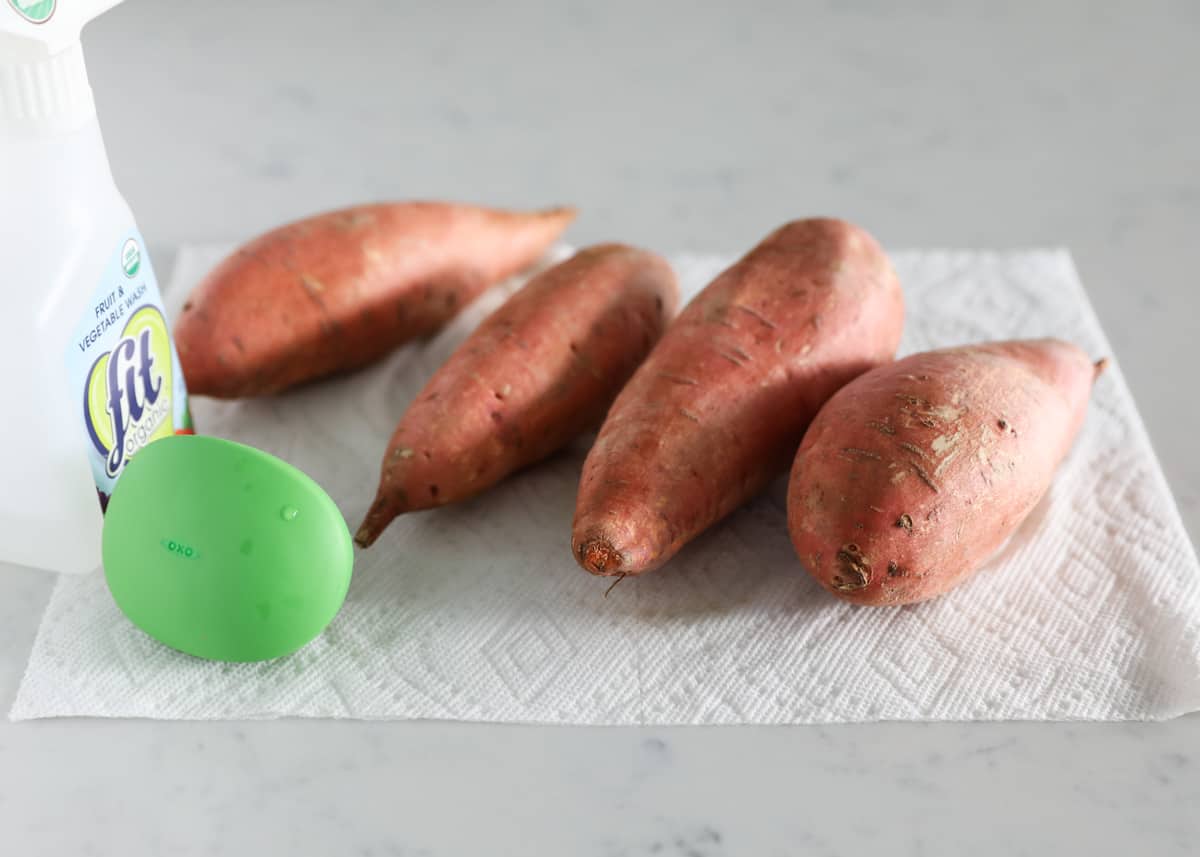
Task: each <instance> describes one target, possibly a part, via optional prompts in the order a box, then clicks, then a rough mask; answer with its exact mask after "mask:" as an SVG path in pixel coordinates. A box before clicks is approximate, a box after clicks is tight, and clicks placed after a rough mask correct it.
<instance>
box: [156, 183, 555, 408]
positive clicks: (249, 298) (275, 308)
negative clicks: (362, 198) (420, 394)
mask: <svg viewBox="0 0 1200 857" xmlns="http://www.w3.org/2000/svg"><path fill="white" fill-rule="evenodd" d="M574 217H575V212H574V211H573V210H572V209H569V208H555V209H549V210H547V211H540V212H529V213H525V212H510V211H499V210H495V209H487V208H479V207H476V206H469V205H455V204H451V203H440V202H407V203H385V204H379V205H363V206H358V207H356V208H348V209H345V210H342V211H333V212H329V213H327V214H321V215H317V216H315V217H310V218H308V219H307V220H301V221H298V222H296V223H291V224H288V225H287V226H282V227H280V228H278V229H275V230H273V231H271V232H268V233H267V234H265V235H262V236H260V237H258V238H256V239H254V240H253V241H251V242H250V243H249V244H246V245H245V246H244V247H242V248H241V249H239V250H237V251H236V252H235V253H234V254H233V255H231V256H230V257H229V258H227V259H226V260H225V261H224V262H222V263H221V264H220V265H218V266H217V267H216V268H215V269H214V270H213V271H212V272H211V273H210V274H209V275H208V276H207V277H206V278H205V279H204V281H203V282H201V283H200V285H199V286H197V287H196V290H195V291H194V292H193V293H192V295H191V297H190V298H189V299H188V301H187V303H185V304H184V306H183V312H182V313H181V314H180V317H179V319H178V320H177V321H176V323H175V345H176V347H177V348H178V350H179V359H180V361H181V362H182V363H183V372H184V375H185V376H186V377H187V384H188V391H189V392H190V393H193V394H197V395H203V396H216V397H218V398H237V397H242V396H257V395H263V394H267V393H275V392H278V391H280V390H284V389H286V388H288V387H291V386H293V385H295V384H300V383H303V382H305V381H311V380H314V379H316V378H321V377H323V376H326V375H331V374H334V373H336V372H342V371H346V370H349V369H356V368H358V367H361V366H365V365H366V364H368V363H372V362H374V361H375V360H378V359H379V358H381V357H383V356H384V355H385V354H387V353H388V352H389V351H391V350H392V349H394V348H396V347H397V346H398V345H400V344H402V343H404V342H407V341H409V340H412V339H417V338H420V337H424V336H428V335H430V334H432V333H434V332H435V331H437V330H438V329H439V328H440V327H442V325H444V324H445V323H446V322H447V321H449V320H450V319H451V318H452V317H453V316H454V315H455V314H456V313H457V312H458V311H459V310H461V309H462V308H463V307H464V306H466V305H467V304H468V303H470V302H471V301H472V300H473V299H474V298H475V297H476V296H478V295H479V293H480V292H482V291H483V290H484V289H485V288H487V287H488V286H489V285H491V284H492V283H495V282H496V281H498V280H501V279H503V278H504V277H507V276H509V275H510V274H513V273H515V272H516V271H519V270H521V269H522V268H525V267H527V266H528V265H530V264H531V263H533V262H534V261H536V260H537V259H538V257H539V256H541V255H542V253H543V252H544V251H545V250H546V248H547V247H549V246H550V245H551V244H552V243H553V242H554V240H555V239H556V238H557V237H558V236H559V235H560V234H561V233H562V231H563V230H564V229H565V228H566V227H567V224H569V223H570V222H571V220H572V219H573V218H574Z"/></svg>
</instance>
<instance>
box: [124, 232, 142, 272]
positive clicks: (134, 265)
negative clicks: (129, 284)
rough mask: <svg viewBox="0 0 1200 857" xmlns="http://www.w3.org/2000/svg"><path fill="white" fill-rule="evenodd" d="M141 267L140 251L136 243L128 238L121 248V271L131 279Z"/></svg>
mask: <svg viewBox="0 0 1200 857" xmlns="http://www.w3.org/2000/svg"><path fill="white" fill-rule="evenodd" d="M140 267H142V250H141V248H140V247H138V243H137V242H136V241H134V240H133V239H132V238H130V239H129V240H128V241H126V242H125V246H124V247H122V248H121V269H122V270H123V271H124V272H125V276H127V277H132V276H133V275H134V274H136V273H137V272H138V268H140Z"/></svg>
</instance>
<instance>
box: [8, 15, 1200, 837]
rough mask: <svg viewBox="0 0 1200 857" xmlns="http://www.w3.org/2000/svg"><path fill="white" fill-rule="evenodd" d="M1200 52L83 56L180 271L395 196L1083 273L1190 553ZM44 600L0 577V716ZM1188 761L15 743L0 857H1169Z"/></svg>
mask: <svg viewBox="0 0 1200 857" xmlns="http://www.w3.org/2000/svg"><path fill="white" fill-rule="evenodd" d="M285 9H286V10H287V11H286V17H285V16H284V10H285ZM901 9H903V11H900V10H901ZM1198 31H1200V5H1197V4H1195V3H1192V2H1190V0H1175V2H1169V0H1159V2H1132V0H1130V2H1123V3H1115V2H1114V3H1106V4H1096V3H1091V2H1086V0H1078V2H1075V0H1072V2H1067V0H1056V2H1054V3H1032V2H1029V3H1004V4H1001V3H984V2H970V3H949V2H944V0H930V2H920V3H906V4H895V3H890V2H882V0H880V2H868V0H855V2H832V0H831V2H828V3H822V4H815V3H799V2H775V3H740V4H735V3H732V2H730V3H703V2H701V3H697V2H677V0H662V1H661V2H656V3H638V2H628V1H627V0H612V2H606V3H577V2H547V0H541V2H536V3H531V2H508V3H503V4H485V3H482V2H480V3H476V4H467V3H461V2H444V3H438V4H432V3H431V4H419V5H418V4H411V3H403V4H401V3H388V2H383V0H377V2H361V3H358V4H329V3H315V2H304V3H301V2H297V0H293V2H289V3H282V2H261V3H255V4H248V3H227V2H215V0H214V2H206V3H185V2H182V0H175V2H166V0H157V2H153V3H152V2H150V0H131V2H129V3H128V4H127V5H126V6H125V7H122V8H119V9H117V10H114V11H113V12H111V13H110V14H109V15H108V16H107V17H106V19H104V20H102V21H100V22H98V23H97V24H95V25H94V27H93V29H92V31H91V32H90V34H89V38H88V40H87V47H88V50H89V54H88V55H89V59H90V69H91V72H92V77H93V83H94V86H95V88H96V90H97V100H98V102H99V105H100V109H101V117H102V122H103V123H104V127H105V132H106V138H107V141H108V145H109V149H110V152H111V155H112V159H113V164H114V169H115V171H116V173H117V177H118V181H119V182H120V184H121V186H122V188H123V189H124V191H125V193H126V195H127V196H128V197H129V199H130V202H131V203H132V204H133V206H134V209H135V211H136V212H137V214H138V218H139V221H140V223H141V226H142V229H143V232H144V233H145V234H146V235H147V236H148V238H149V239H150V240H151V242H152V243H154V244H156V245H158V246H160V247H162V248H167V247H169V246H171V245H173V244H175V243H178V242H181V241H185V240H221V239H228V238H236V237H241V236H244V235H246V234H248V233H251V232H254V231H257V230H259V229H261V228H263V227H266V226H268V225H270V224H273V223H275V222H277V221H279V220H281V219H284V218H287V217H290V216H293V215H295V214H296V213H299V212H302V211H308V210H313V209H319V208H322V207H326V206H330V205H336V204H340V203H345V202H350V201H356V200H361V199H365V198H372V197H391V196H394V197H410V196H447V197H456V198H463V199H477V200H486V201H490V202H497V203H509V204H513V205H526V204H528V205H536V204H541V203H545V202H550V201H559V200H565V201H570V202H575V203H578V204H580V205H581V206H583V209H584V214H583V216H582V218H581V220H580V222H579V224H578V225H577V226H576V228H575V229H574V230H573V231H572V233H571V234H570V236H569V237H570V239H571V240H572V241H575V242H578V243H585V242H589V241H593V240H601V239H607V238H622V239H628V240H635V241H641V242H644V243H647V244H649V245H651V246H654V247H658V248H661V249H688V248H692V249H704V250H737V249H739V248H742V247H744V246H746V245H748V244H749V243H750V242H752V241H753V240H754V239H755V238H756V237H758V236H759V235H760V234H762V233H763V232H765V231H766V230H767V229H768V228H769V227H771V226H772V225H774V224H776V223H777V222H780V221H782V220H784V219H785V218H787V217H790V216H794V215H797V214H805V213H835V214H841V215H844V216H846V217H850V218H852V219H856V220H859V221H861V222H863V223H864V224H865V225H867V226H868V227H870V228H871V229H872V230H873V231H874V232H876V233H877V234H878V235H879V236H880V238H881V239H882V240H883V241H884V242H885V243H886V244H888V245H889V246H893V247H899V246H933V245H946V246H992V247H1001V248H1002V247H1015V246H1024V245H1030V244H1039V245H1057V244H1065V245H1067V246H1069V247H1070V248H1071V249H1072V250H1073V252H1074V253H1075V257H1076V261H1077V263H1078V266H1079V268H1080V271H1081V274H1082V276H1083V279H1084V282H1085V283H1086V284H1087V286H1088V289H1089V291H1090V293H1091V296H1092V299H1093V302H1094V304H1095V306H1096V308H1097V311H1098V313H1099V315H1100V317H1101V320H1102V321H1103V322H1104V324H1105V327H1106V329H1107V332H1108V334H1109V336H1110V338H1111V339H1112V341H1113V343H1114V346H1115V348H1116V350H1117V354H1118V356H1119V358H1120V360H1121V363H1122V366H1123V368H1124V371H1125V373H1126V375H1127V376H1128V378H1129V381H1130V384H1131V386H1132V387H1133V390H1134V393H1135V396H1136V397H1137V400H1138V403H1139V406H1140V407H1141V409H1142V413H1143V415H1144V416H1145V418H1146V421H1147V423H1148V426H1149V429H1150V433H1151V436H1152V438H1153V440H1154V442H1155V446H1156V448H1157V450H1158V452H1159V455H1160V456H1161V458H1162V460H1163V464H1164V467H1165V469H1166V472H1167V476H1168V479H1169V480H1170V482H1171V484H1172V486H1173V488H1174V491H1175V493H1176V497H1177V499H1178V500H1179V502H1180V506H1181V509H1182V512H1183V517H1184V520H1185V522H1186V523H1187V525H1188V527H1189V530H1190V532H1191V534H1192V537H1193V538H1196V537H1197V535H1200V457H1197V456H1195V455H1193V454H1191V453H1192V450H1191V449H1190V444H1191V443H1193V438H1194V437H1195V432H1196V430H1197V428H1200V400H1198V399H1197V398H1196V397H1195V396H1194V395H1188V393H1190V392H1191V391H1192V390H1194V387H1195V382H1194V370H1193V369H1192V364H1194V362H1195V360H1196V358H1197V347H1196V344H1195V334H1196V332H1197V328H1198V326H1200V322H1197V319H1198V318H1200V289H1198V288H1196V280H1197V275H1196V273H1195V272H1196V270H1197V264H1198V263H1200V242H1197V241H1196V240H1195V234H1194V232H1195V229H1196V227H1197V224H1200V173H1198V172H1197V170H1196V168H1195V152H1196V148H1197V140H1198V139H1200V111H1197V110H1196V102H1195V86H1196V81H1197V79H1200V55H1198V54H1197V53H1196V51H1195V37H1196V34H1197V32H1198ZM157 259H158V265H159V267H160V268H164V269H165V268H166V266H167V265H168V264H169V262H170V259H169V253H167V252H165V251H160V252H159V253H158V257H157ZM49 588H50V580H49V579H48V578H47V577H45V576H44V575H41V574H38V573H35V572H28V571H19V570H15V569H7V568H3V569H0V707H3V708H6V707H7V705H8V702H9V700H11V698H12V694H13V692H14V691H15V688H16V683H17V680H18V678H19V674H20V671H21V668H22V666H23V664H24V662H25V658H26V655H27V652H28V650H29V646H30V644H31V641H32V638H33V634H34V630H35V628H36V625H37V620H38V616H39V614H40V612H41V609H42V606H43V605H44V603H45V600H46V598H47V595H48V593H49ZM1198 739H1200V718H1197V717H1188V718H1183V719H1181V720H1177V721H1173V722H1170V723H1165V724H1157V725H1150V724H1123V725H1087V724H962V725H954V724H940V725H930V726H924V725H919V724H876V725H865V726H852V727H839V728H755V729H743V728H724V729H579V728H555V729H546V728H523V727H487V726H477V725H469V724H445V723H332V722H274V723H204V724H200V723H156V722H138V721H129V722H125V721H116V722H93V721H61V722H55V721H51V722H38V723H28V724H19V725H15V724H10V723H7V722H0V853H3V854H9V853H13V854H22V855H40V854H53V855H57V854H69V855H79V854H89V853H91V854H116V853H121V854H125V855H141V854H147V855H151V854H153V855H158V854H176V853H178V854H226V853H228V854H242V853H247V854H250V853H271V854H275V853H280V854H282V853H286V854H289V855H307V854H314V855H317V854H321V855H324V854H362V855H430V857H432V855H447V854H448V855H459V854H464V855H475V854H488V855H509V854H512V855H539V854H554V855H567V854H570V855H576V854H578V855H599V856H600V857H617V855H630V857H632V855H641V854H661V855H700V857H715V855H742V854H746V855H756V857H757V855H788V854H805V855H810V854H811V855H854V854H860V853H865V852H867V851H869V850H872V851H886V852H887V853H889V854H896V855H940V854H947V855H957V854H963V853H975V854H980V855H990V854H995V855H1020V854H1074V853H1080V854H1087V855H1089V857H1094V855H1108V854H1113V855H1117V854H1121V855H1124V854H1127V853H1147V854H1155V855H1175V854H1179V855H1183V854H1189V853H1193V852H1194V851H1195V849H1196V847H1197V843H1198V842H1200V816H1197V814H1196V812H1195V807H1196V806H1197V802H1198V800H1200V740H1198Z"/></svg>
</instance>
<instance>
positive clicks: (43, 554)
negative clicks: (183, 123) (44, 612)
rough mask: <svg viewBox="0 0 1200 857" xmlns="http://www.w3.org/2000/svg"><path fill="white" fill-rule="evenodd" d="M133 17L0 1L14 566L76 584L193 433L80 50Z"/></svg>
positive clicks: (10, 552)
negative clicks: (96, 34) (105, 527)
mask: <svg viewBox="0 0 1200 857" xmlns="http://www.w3.org/2000/svg"><path fill="white" fill-rule="evenodd" d="M118 2H120V0H0V282H3V290H2V291H0V294H2V295H3V305H2V307H0V367H3V368H0V402H2V403H3V404H2V405H0V472H2V473H3V484H4V485H5V486H7V487H6V488H5V490H4V491H2V492H0V562H9V563H15V564H18V565H26V566H33V567H36V568H45V569H50V570H54V571H63V572H86V571H90V570H92V569H94V568H96V567H97V566H98V565H99V563H100V529H101V524H102V522H103V519H102V507H103V505H104V504H105V503H106V502H107V499H108V495H109V494H110V493H111V492H112V487H113V485H114V484H115V482H116V480H117V478H118V477H119V476H120V475H121V472H122V470H123V469H124V467H125V465H126V463H127V462H128V461H129V459H130V458H131V457H133V456H134V455H136V454H137V452H138V450H140V449H141V448H142V447H144V446H145V445H146V444H147V443H149V442H151V441H153V440H155V439H157V438H159V437H164V436H166V435H170V434H174V433H188V432H190V431H191V417H190V415H189V412H188V403H187V390H186V388H185V386H184V380H183V372H182V370H181V368H180V365H179V358H178V355H176V353H175V346H174V344H173V343H172V341H171V337H170V332H169V329H168V327H167V323H166V319H165V314H164V312H163V307H162V298H161V297H160V295H159V291H158V283H157V281H156V280H155V277H154V270H153V268H152V267H151V265H150V259H149V256H148V254H147V252H146V245H145V243H144V241H143V240H142V236H141V234H140V233H139V232H138V230H137V227H136V225H135V224H134V221H133V215H132V213H131V212H130V210H129V206H128V205H127V204H126V202H125V200H124V199H123V198H122V197H121V194H120V192H119V191H118V190H117V188H116V185H114V184H113V178H112V172H111V170H110V169H109V165H108V157H107V155H106V154H105V151H104V142H103V140H101V138H100V127H99V125H98V124H97V121H96V107H95V103H94V102H93V100H92V90H91V87H90V85H89V84H88V78H87V72H86V70H85V69H84V66H83V51H82V48H81V46H80V43H79V33H80V29H81V28H82V27H83V25H84V24H85V23H87V21H89V20H91V19H92V18H93V17H95V16H96V15H99V14H100V13H101V12H104V11H105V10H107V9H109V8H111V7H112V6H115V5H116V4H117V3H118ZM180 490H183V491H186V490H187V488H186V486H180ZM97 495H99V499H100V502H99V503H98V502H97Z"/></svg>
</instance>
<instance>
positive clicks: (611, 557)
mask: <svg viewBox="0 0 1200 857" xmlns="http://www.w3.org/2000/svg"><path fill="white" fill-rule="evenodd" d="M579 564H580V565H582V566H583V567H584V568H585V569H587V570H588V571H590V572H591V573H592V574H595V575H597V576H599V577H611V576H612V575H615V574H619V575H621V576H622V577H624V576H625V572H624V571H622V570H621V565H622V560H621V553H620V551H618V550H617V549H616V548H614V547H613V546H612V544H610V543H609V542H608V541H607V540H606V539H589V540H588V541H586V542H584V543H583V544H581V545H580V546H579Z"/></svg>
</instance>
